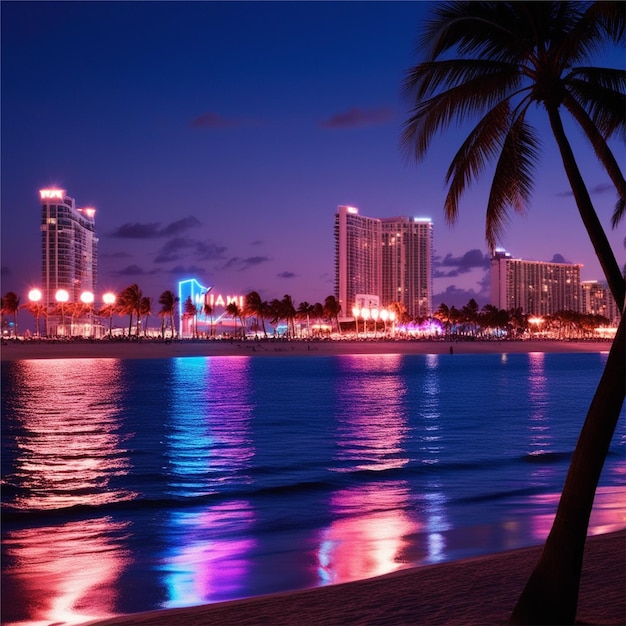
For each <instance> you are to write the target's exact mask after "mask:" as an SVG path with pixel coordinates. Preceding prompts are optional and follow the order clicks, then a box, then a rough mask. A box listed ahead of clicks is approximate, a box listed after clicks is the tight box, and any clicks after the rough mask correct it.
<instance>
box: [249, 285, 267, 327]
mask: <svg viewBox="0 0 626 626" xmlns="http://www.w3.org/2000/svg"><path fill="white" fill-rule="evenodd" d="M244 310H245V312H246V315H251V316H253V317H255V318H256V327H257V331H258V328H259V321H260V322H261V327H262V328H263V336H264V337H267V331H266V330H265V313H266V311H267V306H266V303H265V302H263V300H261V296H260V295H259V293H258V292H257V291H251V292H250V293H249V294H247V295H246V302H245V305H244Z"/></svg>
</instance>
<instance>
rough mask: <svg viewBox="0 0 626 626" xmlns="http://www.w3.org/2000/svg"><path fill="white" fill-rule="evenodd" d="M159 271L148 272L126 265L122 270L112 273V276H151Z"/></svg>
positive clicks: (136, 266) (135, 266)
mask: <svg viewBox="0 0 626 626" xmlns="http://www.w3.org/2000/svg"><path fill="white" fill-rule="evenodd" d="M159 272H160V270H158V269H156V270H150V271H149V272H148V271H146V270H144V269H143V268H141V267H139V265H128V266H126V267H125V268H124V269H121V270H118V271H117V272H112V274H113V275H114V276H152V275H153V274H158V273H159Z"/></svg>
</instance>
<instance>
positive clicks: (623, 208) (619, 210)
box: [611, 196, 626, 228]
mask: <svg viewBox="0 0 626 626" xmlns="http://www.w3.org/2000/svg"><path fill="white" fill-rule="evenodd" d="M625 212H626V199H624V197H623V196H622V197H621V198H620V199H619V200H618V201H617V203H616V204H615V211H613V215H612V216H611V227H612V228H617V227H618V226H619V223H620V222H621V221H622V219H623V217H624V213H625Z"/></svg>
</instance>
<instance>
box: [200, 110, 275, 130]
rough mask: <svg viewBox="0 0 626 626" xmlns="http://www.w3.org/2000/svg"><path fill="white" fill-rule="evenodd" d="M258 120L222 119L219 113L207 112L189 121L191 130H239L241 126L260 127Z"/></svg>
mask: <svg viewBox="0 0 626 626" xmlns="http://www.w3.org/2000/svg"><path fill="white" fill-rule="evenodd" d="M262 123H263V122H261V121H258V120H247V119H243V118H237V117H224V116H223V115H220V114H219V113H215V112H213V111H208V112H207V113H202V114H201V115H198V117H196V118H194V119H193V120H191V123H190V126H191V127H192V128H239V127H241V126H250V125H260V124H262Z"/></svg>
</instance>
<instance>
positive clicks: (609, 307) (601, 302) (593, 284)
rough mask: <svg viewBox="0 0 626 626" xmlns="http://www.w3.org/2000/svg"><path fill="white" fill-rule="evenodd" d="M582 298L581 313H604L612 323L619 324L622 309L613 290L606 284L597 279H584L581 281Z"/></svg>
mask: <svg viewBox="0 0 626 626" xmlns="http://www.w3.org/2000/svg"><path fill="white" fill-rule="evenodd" d="M580 286H581V293H582V300H581V304H580V312H581V313H589V314H591V315H602V317H606V318H607V319H608V320H609V322H610V323H611V324H614V325H615V326H617V325H618V324H619V320H620V311H619V308H618V306H617V303H616V302H615V298H614V297H613V295H612V294H611V290H610V289H609V288H608V287H607V286H606V284H603V283H600V282H598V281H597V280H584V281H583V282H582V283H580Z"/></svg>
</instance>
